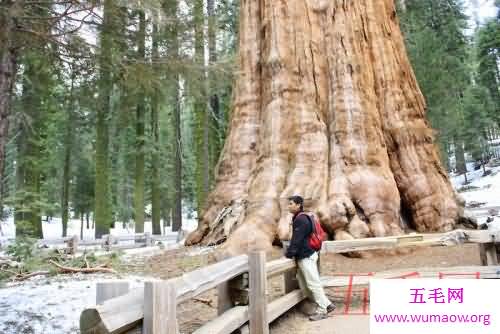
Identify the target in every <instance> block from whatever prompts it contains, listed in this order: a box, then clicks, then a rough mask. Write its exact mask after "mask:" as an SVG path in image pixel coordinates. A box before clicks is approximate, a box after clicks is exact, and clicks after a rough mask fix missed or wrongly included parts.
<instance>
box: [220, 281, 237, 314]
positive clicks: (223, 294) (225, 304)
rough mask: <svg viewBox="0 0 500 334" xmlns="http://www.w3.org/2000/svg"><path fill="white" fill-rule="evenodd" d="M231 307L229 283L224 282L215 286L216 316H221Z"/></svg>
mask: <svg viewBox="0 0 500 334" xmlns="http://www.w3.org/2000/svg"><path fill="white" fill-rule="evenodd" d="M232 307H233V301H232V299H231V287H230V286H229V281H226V282H224V283H222V284H219V285H218V286H217V315H221V314H222V313H224V312H226V311H227V310H229V309H230V308H232Z"/></svg>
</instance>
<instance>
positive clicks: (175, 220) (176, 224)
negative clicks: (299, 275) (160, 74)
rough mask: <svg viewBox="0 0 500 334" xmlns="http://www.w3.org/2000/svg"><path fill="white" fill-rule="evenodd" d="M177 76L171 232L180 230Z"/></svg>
mask: <svg viewBox="0 0 500 334" xmlns="http://www.w3.org/2000/svg"><path fill="white" fill-rule="evenodd" d="M179 80H180V78H179V75H178V74H176V75H175V88H174V94H175V95H174V101H175V102H174V103H175V109H174V138H175V144H174V207H173V212H172V231H173V232H176V231H179V230H180V229H181V228H182V150H181V148H182V139H181V102H180V96H179V93H180V88H179Z"/></svg>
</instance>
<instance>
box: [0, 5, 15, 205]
mask: <svg viewBox="0 0 500 334" xmlns="http://www.w3.org/2000/svg"><path fill="white" fill-rule="evenodd" d="M11 4H12V1H6V4H5V5H6V6H7V5H11ZM0 27H2V28H1V29H0V214H2V212H3V173H4V169H5V168H4V162H5V146H6V145H7V138H8V130H9V115H10V109H11V96H12V88H13V86H14V81H15V76H16V60H17V55H16V50H15V48H14V45H13V39H12V30H13V27H14V22H13V20H12V16H11V15H10V12H9V11H4V12H2V13H0Z"/></svg>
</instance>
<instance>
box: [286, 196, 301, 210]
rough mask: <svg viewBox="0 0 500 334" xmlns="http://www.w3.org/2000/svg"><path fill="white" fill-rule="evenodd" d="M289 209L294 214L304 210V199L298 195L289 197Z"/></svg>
mask: <svg viewBox="0 0 500 334" xmlns="http://www.w3.org/2000/svg"><path fill="white" fill-rule="evenodd" d="M288 211H289V212H290V213H292V214H296V213H298V212H301V211H304V199H303V198H302V197H300V196H297V195H296V196H290V197H288Z"/></svg>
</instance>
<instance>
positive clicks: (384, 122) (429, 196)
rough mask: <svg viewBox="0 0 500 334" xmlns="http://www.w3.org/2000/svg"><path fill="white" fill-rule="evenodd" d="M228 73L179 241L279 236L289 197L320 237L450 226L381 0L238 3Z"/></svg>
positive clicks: (415, 92) (417, 106)
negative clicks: (229, 97) (194, 224)
mask: <svg viewBox="0 0 500 334" xmlns="http://www.w3.org/2000/svg"><path fill="white" fill-rule="evenodd" d="M239 66H240V72H239V76H238V79H237V82H236V87H235V94H234V101H233V112H232V119H231V122H230V132H229V135H228V137H227V139H226V143H225V146H224V149H223V152H222V155H221V158H220V161H219V165H218V174H217V179H216V187H215V189H214V190H213V191H212V193H211V194H210V196H209V198H208V201H207V210H206V211H205V212H204V213H203V214H202V215H201V219H200V222H199V226H198V229H197V230H196V231H195V232H193V233H192V234H190V235H189V237H188V239H187V241H186V243H187V244H188V245H190V244H195V243H200V242H201V243H204V244H210V243H218V242H221V241H223V240H224V239H225V238H226V237H228V236H229V239H228V241H227V242H226V245H225V247H226V250H227V251H228V252H230V253H239V252H244V251H247V250H248V249H251V248H257V249H263V248H268V247H269V246H270V245H271V244H272V243H273V241H276V240H277V239H278V238H281V239H285V238H287V237H289V233H290V231H289V220H290V215H289V214H288V213H287V205H286V204H287V196H290V195H292V194H300V195H302V196H303V197H304V198H305V199H306V209H307V210H312V211H315V212H317V213H318V215H319V217H320V219H321V222H322V224H323V225H324V227H325V228H326V229H327V231H328V232H329V234H330V236H331V237H334V238H335V239H350V238H360V237H367V236H387V235H399V234H402V233H404V225H405V224H404V223H406V224H407V226H409V227H412V228H414V229H416V230H418V231H420V232H424V231H425V232H431V231H447V230H451V229H452V228H453V226H454V224H455V222H456V221H457V219H458V217H459V215H460V214H461V210H460V207H459V205H458V204H457V198H456V194H455V192H454V190H453V188H452V186H451V184H450V182H449V180H448V178H447V175H446V173H445V171H444V169H443V168H442V166H441V163H440V160H439V157H438V154H437V149H436V147H435V145H434V142H433V137H432V130H431V129H430V126H429V124H428V122H427V120H426V119H425V108H426V107H425V102H424V98H423V96H422V94H421V92H420V90H419V88H418V86H417V82H416V79H415V76H414V74H413V71H412V68H411V66H410V63H409V61H408V57H407V54H406V50H405V48H404V44H403V38H402V35H401V32H400V29H399V25H398V21H397V18H396V12H395V7H394V2H393V0H367V1H362V2H360V1H354V0H343V1H340V0H297V1H286V2H285V1H272V0H263V1H249V0H243V1H242V2H241V16H240V45H239Z"/></svg>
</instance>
